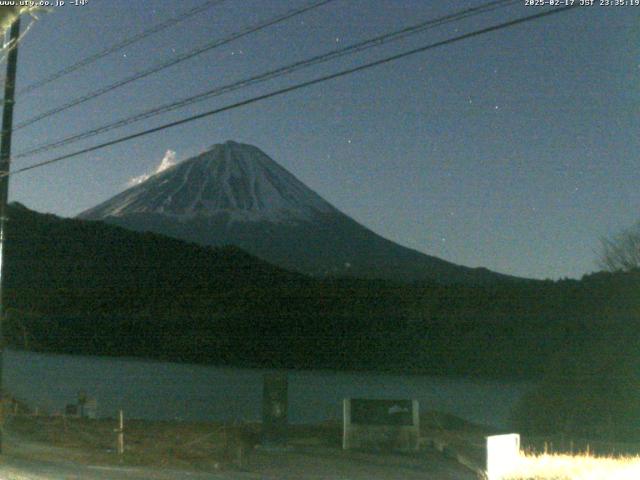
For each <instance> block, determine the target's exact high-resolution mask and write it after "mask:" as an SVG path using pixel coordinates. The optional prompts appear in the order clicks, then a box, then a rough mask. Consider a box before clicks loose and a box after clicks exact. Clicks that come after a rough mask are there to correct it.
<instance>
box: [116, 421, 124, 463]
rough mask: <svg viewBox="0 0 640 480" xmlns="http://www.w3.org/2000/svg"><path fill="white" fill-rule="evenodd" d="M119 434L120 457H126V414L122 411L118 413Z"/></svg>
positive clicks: (117, 431)
mask: <svg viewBox="0 0 640 480" xmlns="http://www.w3.org/2000/svg"><path fill="white" fill-rule="evenodd" d="M116 433H117V434H118V455H120V457H122V455H124V412H123V411H122V410H120V411H119V412H118V428H117V429H116Z"/></svg>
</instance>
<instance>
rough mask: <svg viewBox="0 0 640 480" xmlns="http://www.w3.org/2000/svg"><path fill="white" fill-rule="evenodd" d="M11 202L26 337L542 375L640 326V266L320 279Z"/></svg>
mask: <svg viewBox="0 0 640 480" xmlns="http://www.w3.org/2000/svg"><path fill="white" fill-rule="evenodd" d="M10 213H11V221H10V222H9V230H8V242H7V250H6V277H5V282H6V283H5V285H6V287H5V288H6V291H5V298H6V305H7V317H8V318H7V320H6V322H5V326H4V330H5V336H6V339H7V341H8V342H9V343H10V344H12V345H13V346H15V347H18V348H28V349H34V350H41V351H55V352H68V353H87V354H106V355H127V356H144V357H152V358H160V359H170V360H178V361H193V362H206V363H218V364H232V365H244V366H249V365H250V366H283V367H294V368H310V367H315V368H339V369H367V370H380V371H383V370H384V371H402V372H423V373H433V374H443V375H453V374H455V375H480V376H489V377H495V378H538V377H539V376H540V375H542V373H543V372H544V370H545V367H546V366H547V364H548V363H549V360H550V358H552V357H554V356H555V355H556V354H557V353H558V352H559V351H563V352H572V351H576V352H577V351H580V350H581V349H583V348H584V346H585V345H588V344H590V343H591V342H592V339H593V338H594V336H598V335H600V334H601V333H602V332H603V331H605V330H607V329H610V328H615V324H616V323H617V322H624V323H626V324H627V325H629V324H637V323H638V313H639V306H640V300H639V298H638V295H637V293H638V286H639V285H640V280H639V278H638V277H639V276H640V275H637V274H625V275H614V274H597V275H593V276H590V277H587V278H585V279H583V280H581V281H570V280H568V281H561V282H550V281H545V282H542V281H531V282H518V283H513V282H508V283H496V284H493V285H486V286H460V285H439V284H436V283H422V284H403V283H394V282H390V281H371V280H358V279H350V278H343V279H326V280H317V279H310V278H307V277H304V276H302V275H299V274H295V273H290V272H287V271H284V270H282V269H279V268H277V267H273V266H271V265H269V264H267V263H265V262H263V261H260V260H258V259H256V258H254V257H252V256H250V255H248V254H246V253H244V252H242V251H241V250H239V249H237V248H234V247H226V248H206V247H200V246H197V245H194V244H188V243H185V242H182V241H178V240H173V239H170V238H167V237H163V236H159V235H155V234H141V233H134V232H130V231H127V230H124V229H121V228H118V227H114V226H109V225H106V224H103V223H99V222H89V221H79V220H68V219H66V220H65V219H60V218H58V217H55V216H52V215H42V214H38V213H35V212H32V211H30V210H28V209H26V208H24V207H21V206H17V205H14V206H13V208H12V210H11V212H10ZM612 325H614V327H611V326H612Z"/></svg>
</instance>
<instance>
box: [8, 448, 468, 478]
mask: <svg viewBox="0 0 640 480" xmlns="http://www.w3.org/2000/svg"><path fill="white" fill-rule="evenodd" d="M4 452H5V453H4V455H3V456H2V457H1V460H0V480H45V479H46V480H120V479H121V480H182V479H193V480H258V479H260V480H396V479H398V480H400V479H401V480H475V479H476V476H475V475H474V474H473V473H472V472H470V471H469V470H467V469H466V468H465V467H463V466H462V465H460V464H458V463H457V462H456V461H455V460H452V459H450V458H446V457H444V456H443V455H442V454H440V453H438V452H436V451H434V450H430V449H427V450H425V451H420V452H416V453H414V454H410V455H409V454H407V455H401V454H391V453H366V452H351V451H350V452H344V451H342V450H340V449H339V448H329V447H296V448H295V449H293V448H287V449H279V450H278V449H276V450H273V449H268V450H267V449H261V448H257V449H256V450H255V451H254V452H252V453H251V454H250V455H249V456H247V457H246V460H245V462H244V465H243V468H242V469H241V470H226V471H215V472H197V471H184V470H173V469H166V468H158V467H132V466H119V465H92V464H86V463H83V462H75V463H74V462H72V461H70V460H68V458H69V457H68V456H66V455H64V453H65V452H64V451H63V450H62V449H57V448H55V447H49V446H47V445H43V444H36V443H32V442H22V441H21V442H17V443H14V442H7V444H5V449H4ZM43 454H46V455H44V456H43ZM65 457H66V458H67V460H62V459H63V458H65ZM43 458H44V459H43ZM45 459H46V460H45ZM58 459H60V460H58Z"/></svg>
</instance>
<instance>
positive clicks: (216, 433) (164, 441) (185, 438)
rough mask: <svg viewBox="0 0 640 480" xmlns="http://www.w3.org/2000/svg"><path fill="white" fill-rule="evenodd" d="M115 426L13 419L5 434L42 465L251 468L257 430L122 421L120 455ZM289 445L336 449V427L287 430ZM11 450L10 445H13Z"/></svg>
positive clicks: (16, 448)
mask: <svg viewBox="0 0 640 480" xmlns="http://www.w3.org/2000/svg"><path fill="white" fill-rule="evenodd" d="M116 427H117V422H116V421H115V420H90V419H78V418H63V417H32V416H14V417H13V418H11V419H10V420H9V421H8V422H7V425H5V431H6V433H7V444H8V445H7V447H8V448H7V449H8V450H11V455H14V456H17V457H28V458H32V459H39V460H45V461H60V460H64V461H72V462H77V463H83V464H102V465H109V464H124V465H130V466H148V467H171V468H175V469H184V470H199V471H209V472H210V471H218V470H225V469H237V468H238V467H241V468H244V467H245V466H248V465H250V463H251V457H252V452H253V449H254V447H255V446H256V445H257V444H258V443H259V440H260V428H261V427H260V425H258V424H247V423H245V424H238V425H225V424H222V423H219V422H198V423H189V422H160V421H143V420H126V421H125V452H124V455H122V456H120V455H118V454H117V452H116V444H117V441H116V433H115V431H114V430H115V429H116ZM289 436H290V444H292V445H314V446H317V445H322V446H327V447H335V448H338V447H339V446H340V444H341V441H340V438H341V429H340V426H339V425H337V424H335V425H334V424H328V423H327V424H324V425H309V426H302V425H300V426H298V425H294V426H290V428H289ZM12 444H13V445H12Z"/></svg>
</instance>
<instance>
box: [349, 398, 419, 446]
mask: <svg viewBox="0 0 640 480" xmlns="http://www.w3.org/2000/svg"><path fill="white" fill-rule="evenodd" d="M419 438H420V412H419V404H418V401H417V400H370V399H353V398H346V399H344V400H343V433H342V448H343V449H344V450H349V449H354V448H355V449H358V448H375V449H380V448H384V449H392V450H404V451H409V450H417V449H418V440H419Z"/></svg>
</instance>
